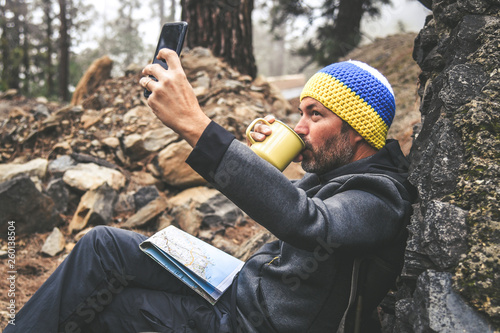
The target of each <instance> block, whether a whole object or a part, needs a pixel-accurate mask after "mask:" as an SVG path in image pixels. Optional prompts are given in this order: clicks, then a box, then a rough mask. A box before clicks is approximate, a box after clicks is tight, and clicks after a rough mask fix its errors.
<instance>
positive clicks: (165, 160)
mask: <svg viewBox="0 0 500 333" xmlns="http://www.w3.org/2000/svg"><path fill="white" fill-rule="evenodd" d="M191 151H192V148H191V146H190V145H189V144H188V143H187V142H186V141H184V140H182V141H179V142H175V143H172V144H170V145H169V146H168V147H166V148H165V149H163V150H162V151H160V153H159V154H158V166H159V167H160V170H161V178H162V179H163V181H165V182H166V183H168V184H169V185H172V186H176V187H181V188H185V187H191V186H196V185H202V184H205V183H206V181H205V180H204V179H203V177H201V176H200V175H199V174H198V173H196V171H194V170H193V169H191V167H190V166H189V165H187V164H186V163H185V162H186V159H187V158H188V156H189V154H190V153H191Z"/></svg>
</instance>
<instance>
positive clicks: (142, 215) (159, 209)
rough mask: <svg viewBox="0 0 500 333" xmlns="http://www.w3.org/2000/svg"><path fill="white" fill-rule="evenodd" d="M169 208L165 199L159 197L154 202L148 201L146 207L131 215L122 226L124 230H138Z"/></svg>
mask: <svg viewBox="0 0 500 333" xmlns="http://www.w3.org/2000/svg"><path fill="white" fill-rule="evenodd" d="M168 207H169V204H168V201H167V199H165V197H163V196H159V197H158V198H156V199H155V200H152V201H150V202H149V203H148V204H147V205H146V206H144V207H142V208H141V209H139V210H138V211H137V213H135V214H134V215H132V216H131V217H130V218H129V219H128V220H127V221H126V222H125V223H124V224H123V227H124V228H139V227H142V226H145V225H146V224H147V223H148V222H150V221H151V220H153V219H154V218H155V217H157V216H158V215H160V214H161V213H163V211H165V210H166V209H167V208H168Z"/></svg>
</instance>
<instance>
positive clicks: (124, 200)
mask: <svg viewBox="0 0 500 333" xmlns="http://www.w3.org/2000/svg"><path fill="white" fill-rule="evenodd" d="M114 210H115V213H118V214H120V213H127V212H135V200H134V195H133V194H132V193H120V195H118V200H116V203H115V207H114Z"/></svg>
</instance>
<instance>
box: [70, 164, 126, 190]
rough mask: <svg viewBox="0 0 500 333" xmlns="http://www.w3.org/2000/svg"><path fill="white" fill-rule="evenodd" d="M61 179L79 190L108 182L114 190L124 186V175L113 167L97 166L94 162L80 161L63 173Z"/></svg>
mask: <svg viewBox="0 0 500 333" xmlns="http://www.w3.org/2000/svg"><path fill="white" fill-rule="evenodd" d="M63 180H64V182H65V183H66V184H68V185H69V186H71V187H74V188H76V189H78V190H80V191H88V190H90V189H92V188H96V187H99V186H101V185H102V184H104V183H108V185H109V186H111V187H112V188H113V189H115V190H117V191H118V190H120V189H121V188H122V187H124V186H125V182H126V178H125V176H124V175H123V174H122V173H121V172H119V171H117V170H114V169H110V168H106V167H102V166H99V165H97V164H94V163H80V164H78V165H76V166H75V167H73V168H71V169H69V170H67V171H66V172H65V173H64V176H63Z"/></svg>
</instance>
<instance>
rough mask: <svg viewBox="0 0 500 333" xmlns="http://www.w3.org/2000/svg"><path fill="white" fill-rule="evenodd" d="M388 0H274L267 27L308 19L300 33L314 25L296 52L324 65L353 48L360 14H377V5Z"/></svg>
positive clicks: (305, 34)
mask: <svg viewBox="0 0 500 333" xmlns="http://www.w3.org/2000/svg"><path fill="white" fill-rule="evenodd" d="M390 3H391V1H390V0H323V2H322V3H321V4H318V2H314V4H312V2H311V1H306V0H275V1H274V2H273V6H272V9H271V11H272V15H271V17H272V24H271V28H272V30H273V31H275V30H276V29H277V28H279V27H280V26H282V25H283V24H284V23H285V22H287V21H288V20H290V19H292V18H296V17H304V18H306V19H307V21H308V25H307V28H306V31H305V32H304V34H303V35H304V36H307V32H310V31H309V30H311V29H315V32H314V36H312V37H309V38H305V40H304V42H303V45H302V46H301V47H300V48H299V49H298V50H297V54H299V55H302V56H307V57H308V58H309V59H310V60H309V63H307V64H310V63H312V62H315V63H317V64H318V65H320V66H325V65H328V64H330V63H332V62H334V61H336V60H338V59H339V58H340V57H342V56H344V55H346V54H347V53H348V52H349V51H351V50H352V49H354V48H355V47H356V46H357V45H358V44H359V42H360V40H361V32H360V21H361V18H362V17H363V15H365V14H366V15H369V16H378V15H379V14H380V6H381V5H388V4H390Z"/></svg>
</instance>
